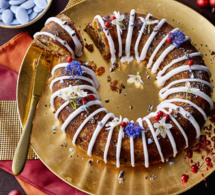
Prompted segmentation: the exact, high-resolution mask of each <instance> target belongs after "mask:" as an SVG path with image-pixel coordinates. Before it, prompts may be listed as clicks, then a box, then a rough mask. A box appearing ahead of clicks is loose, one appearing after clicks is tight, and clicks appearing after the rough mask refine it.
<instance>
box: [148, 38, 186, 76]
mask: <svg viewBox="0 0 215 195" xmlns="http://www.w3.org/2000/svg"><path fill="white" fill-rule="evenodd" d="M188 40H190V38H189V37H185V39H184V41H183V42H186V41H188ZM175 48H176V46H175V45H174V44H171V45H170V46H169V47H167V48H166V49H165V50H164V51H163V53H162V54H161V55H160V56H159V57H158V59H157V60H156V62H155V63H154V64H153V67H152V72H153V73H156V71H157V69H158V68H159V66H160V64H161V62H163V60H164V58H165V57H166V56H167V55H168V54H169V53H170V52H171V51H172V50H173V49H175Z"/></svg>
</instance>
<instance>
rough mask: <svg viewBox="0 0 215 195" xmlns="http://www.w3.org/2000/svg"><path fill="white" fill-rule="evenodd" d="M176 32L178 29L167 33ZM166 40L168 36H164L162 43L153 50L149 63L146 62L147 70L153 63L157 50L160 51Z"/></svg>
mask: <svg viewBox="0 0 215 195" xmlns="http://www.w3.org/2000/svg"><path fill="white" fill-rule="evenodd" d="M176 31H179V28H175V29H173V30H172V31H170V32H169V33H174V32H176ZM167 38H168V35H166V36H165V37H164V38H163V39H162V41H161V42H160V43H159V44H158V45H157V47H156V48H155V50H154V51H153V53H152V55H151V57H150V59H149V62H148V64H147V67H148V68H150V67H151V66H152V63H153V60H154V57H155V55H156V54H157V53H158V51H159V49H160V48H161V47H162V46H163V44H164V43H165V42H166V40H167Z"/></svg>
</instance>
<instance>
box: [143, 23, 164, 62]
mask: <svg viewBox="0 0 215 195" xmlns="http://www.w3.org/2000/svg"><path fill="white" fill-rule="evenodd" d="M166 22H167V20H166V19H162V20H161V21H160V22H159V23H158V25H157V26H156V27H155V28H154V31H153V32H152V33H151V35H150V37H149V38H148V39H147V41H146V43H145V44H144V47H143V49H142V52H141V55H140V60H141V61H142V60H144V59H145V58H146V53H147V51H148V48H149V46H150V45H151V43H152V41H153V39H154V38H155V36H156V35H157V33H158V31H159V30H160V28H161V27H162V26H163V25H164V23H166Z"/></svg>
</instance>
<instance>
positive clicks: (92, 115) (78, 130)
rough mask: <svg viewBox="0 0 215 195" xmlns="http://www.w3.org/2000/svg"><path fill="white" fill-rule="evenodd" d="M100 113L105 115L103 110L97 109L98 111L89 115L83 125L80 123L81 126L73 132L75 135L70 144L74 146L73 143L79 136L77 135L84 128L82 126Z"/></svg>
mask: <svg viewBox="0 0 215 195" xmlns="http://www.w3.org/2000/svg"><path fill="white" fill-rule="evenodd" d="M100 112H106V113H107V110H106V109H105V108H99V109H98V110H96V111H94V112H93V113H91V114H90V115H89V116H88V117H87V118H86V119H85V120H84V122H83V123H81V125H80V126H79V127H78V129H77V131H76V132H75V135H74V137H73V139H72V143H73V145H76V144H75V142H76V139H77V137H78V135H79V133H80V132H81V130H82V129H83V128H84V126H85V125H86V124H87V123H88V121H89V120H90V119H92V118H93V117H94V116H95V115H96V114H98V113H100Z"/></svg>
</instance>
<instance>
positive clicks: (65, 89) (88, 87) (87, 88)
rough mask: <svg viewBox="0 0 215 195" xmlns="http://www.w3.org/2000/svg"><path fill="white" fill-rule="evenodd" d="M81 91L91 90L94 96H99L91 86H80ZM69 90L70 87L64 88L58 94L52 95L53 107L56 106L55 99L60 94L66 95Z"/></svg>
mask: <svg viewBox="0 0 215 195" xmlns="http://www.w3.org/2000/svg"><path fill="white" fill-rule="evenodd" d="M78 87H79V88H80V89H85V90H89V91H92V92H93V94H95V95H96V96H99V94H98V92H97V91H96V89H95V88H94V87H92V86H89V85H79V86H78ZM68 89H69V87H66V88H63V89H60V90H58V91H56V92H54V93H53V94H52V95H51V101H50V103H51V105H52V106H53V105H54V99H55V98H56V97H57V96H59V95H60V94H62V93H64V92H65V91H67V90H68Z"/></svg>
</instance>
